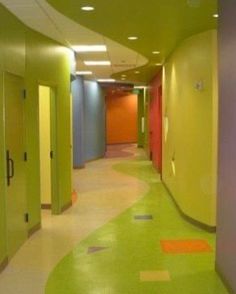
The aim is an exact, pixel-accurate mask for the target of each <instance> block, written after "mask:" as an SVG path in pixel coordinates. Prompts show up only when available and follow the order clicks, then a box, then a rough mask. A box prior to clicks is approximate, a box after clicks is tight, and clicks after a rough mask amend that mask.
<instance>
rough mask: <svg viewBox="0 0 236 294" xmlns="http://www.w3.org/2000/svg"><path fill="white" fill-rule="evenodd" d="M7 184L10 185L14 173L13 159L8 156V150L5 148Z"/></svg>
mask: <svg viewBox="0 0 236 294" xmlns="http://www.w3.org/2000/svg"><path fill="white" fill-rule="evenodd" d="M6 159H7V186H10V185H11V179H12V178H13V177H14V175H15V165H14V160H13V159H12V158H10V151H9V150H7V158H6Z"/></svg>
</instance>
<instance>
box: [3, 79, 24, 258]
mask: <svg viewBox="0 0 236 294" xmlns="http://www.w3.org/2000/svg"><path fill="white" fill-rule="evenodd" d="M23 93H24V80H23V79H22V78H21V77H18V76H15V75H13V74H9V73H5V74H4V96H5V134H6V169H7V172H6V174H7V239H8V245H7V246H8V257H9V258H11V257H12V256H13V255H14V254H15V253H16V251H17V250H18V249H19V247H20V246H21V245H22V244H23V243H24V241H25V240H26V239H27V224H26V222H25V213H26V174H25V169H26V168H25V164H26V163H25V161H24V137H25V136H24V135H25V132H24V97H23Z"/></svg>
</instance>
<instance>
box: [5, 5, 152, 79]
mask: <svg viewBox="0 0 236 294" xmlns="http://www.w3.org/2000/svg"><path fill="white" fill-rule="evenodd" d="M0 3H1V4H3V5H4V6H5V7H6V8H7V9H8V10H9V11H10V12H11V13H13V14H14V15H15V16H16V17H17V18H18V19H20V20H21V21H22V22H23V23H24V24H25V25H26V26H28V27H30V28H32V29H33V30H35V31H37V32H39V33H41V34H43V35H45V36H48V37H50V38H51V39H53V40H55V41H57V42H59V43H61V44H63V45H65V46H67V47H72V46H73V45H94V44H99V45H103V44H104V45H106V46H107V52H101V53H80V54H76V59H77V60H76V61H77V70H79V71H89V70H91V71H92V72H93V75H92V76H91V78H92V79H97V78H109V77H111V76H114V75H116V76H117V78H118V79H119V78H120V81H121V80H122V76H121V73H123V72H126V71H130V70H134V69H136V68H138V67H143V66H145V65H146V64H147V63H148V59H147V58H146V57H144V56H143V55H141V54H139V53H137V52H136V51H134V50H132V49H130V48H128V47H126V46H123V45H121V44H119V43H118V42H116V41H113V40H111V39H110V38H107V37H104V36H103V35H101V34H99V33H96V32H94V31H93V30H91V29H88V28H86V27H84V26H82V25H80V24H79V23H77V22H75V21H74V20H72V19H70V18H69V17H67V16H65V15H64V14H62V13H60V12H59V11H58V10H57V9H55V8H53V7H52V6H51V5H50V4H49V3H48V2H47V1H45V0H31V1H29V0H21V1H19V0H0ZM85 60H110V61H111V66H106V67H88V66H86V65H85V64H84V61H85ZM122 82H124V81H122Z"/></svg>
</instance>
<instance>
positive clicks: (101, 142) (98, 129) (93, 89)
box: [84, 81, 106, 161]
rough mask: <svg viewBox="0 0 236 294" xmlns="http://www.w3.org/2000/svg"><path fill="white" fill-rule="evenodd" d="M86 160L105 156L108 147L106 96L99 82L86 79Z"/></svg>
mask: <svg viewBox="0 0 236 294" xmlns="http://www.w3.org/2000/svg"><path fill="white" fill-rule="evenodd" d="M84 93H85V112H84V118H85V160H86V161H87V160H92V159H96V158H99V157H103V156H104V154H105V149H106V144H105V140H106V134H105V98H104V95H103V92H102V89H101V87H100V86H99V84H98V83H97V82H93V81H85V83H84Z"/></svg>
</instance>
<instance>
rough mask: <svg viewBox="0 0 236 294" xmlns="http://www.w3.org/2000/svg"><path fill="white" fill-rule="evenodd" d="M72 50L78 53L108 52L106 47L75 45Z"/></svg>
mask: <svg viewBox="0 0 236 294" xmlns="http://www.w3.org/2000/svg"><path fill="white" fill-rule="evenodd" d="M72 49H73V50H74V51H76V52H107V47H106V46H105V45H74V46H72Z"/></svg>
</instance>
